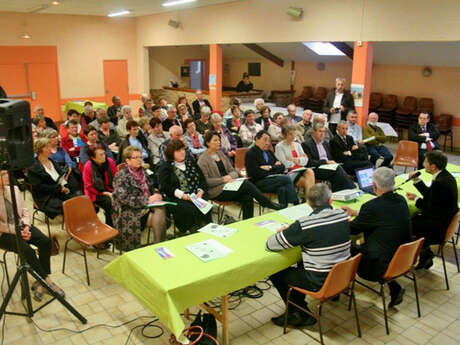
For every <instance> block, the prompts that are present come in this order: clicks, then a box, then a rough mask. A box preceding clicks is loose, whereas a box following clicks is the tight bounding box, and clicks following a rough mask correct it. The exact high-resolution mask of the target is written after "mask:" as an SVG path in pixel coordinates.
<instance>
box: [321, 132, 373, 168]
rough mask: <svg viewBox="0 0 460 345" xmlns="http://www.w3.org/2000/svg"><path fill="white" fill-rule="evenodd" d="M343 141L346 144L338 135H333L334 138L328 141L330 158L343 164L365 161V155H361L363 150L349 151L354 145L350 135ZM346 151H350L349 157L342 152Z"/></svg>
mask: <svg viewBox="0 0 460 345" xmlns="http://www.w3.org/2000/svg"><path fill="white" fill-rule="evenodd" d="M345 140H346V142H345V141H343V139H342V138H341V137H339V136H338V135H335V136H334V138H332V139H331V141H329V146H330V148H331V153H332V157H334V160H335V161H336V162H339V163H345V162H348V161H355V160H367V157H366V154H365V153H363V148H358V149H357V150H352V149H351V148H352V147H353V146H354V145H355V142H354V140H353V137H352V136H351V135H347V136H346V137H345ZM346 151H350V152H351V156H348V155H345V154H344V152H346Z"/></svg>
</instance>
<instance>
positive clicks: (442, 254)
mask: <svg viewBox="0 0 460 345" xmlns="http://www.w3.org/2000/svg"><path fill="white" fill-rule="evenodd" d="M440 251H441V259H442V267H443V268H444V278H445V279H446V290H450V288H449V278H447V268H446V259H445V258H444V245H441V246H440Z"/></svg>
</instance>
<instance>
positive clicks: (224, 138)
mask: <svg viewBox="0 0 460 345" xmlns="http://www.w3.org/2000/svg"><path fill="white" fill-rule="evenodd" d="M211 124H212V129H213V130H214V131H215V132H217V134H218V135H219V138H220V149H221V150H222V152H223V153H224V154H226V155H227V156H228V157H230V158H232V159H233V157H235V153H236V148H237V147H238V145H237V141H236V139H235V137H234V136H233V135H232V133H231V132H230V131H229V130H228V128H227V127H225V126H224V125H222V116H220V115H219V114H216V113H214V114H212V115H211Z"/></svg>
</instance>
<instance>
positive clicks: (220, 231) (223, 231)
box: [198, 223, 238, 238]
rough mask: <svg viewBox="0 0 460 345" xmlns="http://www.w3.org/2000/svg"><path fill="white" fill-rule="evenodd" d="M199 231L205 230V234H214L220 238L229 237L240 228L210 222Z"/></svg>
mask: <svg viewBox="0 0 460 345" xmlns="http://www.w3.org/2000/svg"><path fill="white" fill-rule="evenodd" d="M198 231H199V232H203V233H205V234H209V235H214V236H217V237H220V238H227V237H230V236H232V235H233V234H234V233H235V232H237V231H238V230H237V229H234V228H229V227H226V226H223V225H219V224H215V223H209V224H207V225H206V226H203V227H202V228H201V229H199V230H198Z"/></svg>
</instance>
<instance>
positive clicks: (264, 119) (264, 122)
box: [256, 105, 272, 131]
mask: <svg viewBox="0 0 460 345" xmlns="http://www.w3.org/2000/svg"><path fill="white" fill-rule="evenodd" d="M270 113H271V110H270V108H269V107H267V106H266V105H264V106H263V107H262V108H261V109H260V114H261V115H262V116H261V117H259V118H258V119H257V120H256V122H257V123H258V124H259V125H261V126H262V127H263V129H264V131H267V130H268V127H270V125H271V124H272V119H271V118H270Z"/></svg>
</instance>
